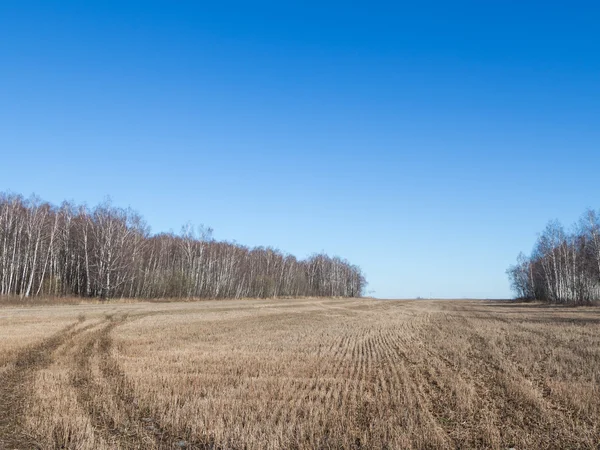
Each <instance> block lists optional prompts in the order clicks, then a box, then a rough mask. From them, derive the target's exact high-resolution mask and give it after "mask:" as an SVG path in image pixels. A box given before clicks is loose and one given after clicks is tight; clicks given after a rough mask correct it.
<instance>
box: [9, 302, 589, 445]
mask: <svg viewBox="0 0 600 450" xmlns="http://www.w3.org/2000/svg"><path fill="white" fill-rule="evenodd" d="M0 339H1V340H0V448H6V449H20V448H23V449H30V448H56V449H58V448H71V449H114V448H121V449H172V448H188V449H192V448H200V449H204V448H234V449H237V448H261V449H262V448H273V449H276V448H458V447H460V448H509V447H515V448H528V449H532V448H597V446H598V443H599V442H600V384H599V383H600V310H599V309H597V308H577V309H567V308H558V307H547V306H539V305H531V304H512V303H508V302H506V303H504V302H487V301H422V300H421V301H378V300H369V299H351V300H348V299H346V300H341V299H303V300H260V301H259V300H247V301H209V302H198V303H115V304H111V303H107V304H103V305H68V306H42V307H28V308H19V307H5V308H2V309H0Z"/></svg>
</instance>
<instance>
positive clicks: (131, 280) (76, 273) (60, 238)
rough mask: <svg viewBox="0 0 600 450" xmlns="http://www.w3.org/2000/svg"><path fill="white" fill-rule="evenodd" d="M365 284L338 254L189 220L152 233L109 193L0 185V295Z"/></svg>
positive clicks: (356, 290) (219, 294)
mask: <svg viewBox="0 0 600 450" xmlns="http://www.w3.org/2000/svg"><path fill="white" fill-rule="evenodd" d="M365 285H366V281H365V278H364V276H363V274H362V272H361V270H360V268H359V267H357V266H355V265H352V264H350V263H349V262H348V261H346V260H343V259H340V258H338V257H330V256H328V255H325V254H315V255H313V256H311V257H309V258H308V259H305V260H298V259H297V258H295V257H294V256H292V255H288V254H284V253H282V252H280V251H278V250H275V249H272V248H264V247H258V248H248V247H245V246H242V245H238V244H235V243H230V242H218V241H216V240H214V239H213V238H212V230H210V229H207V228H204V227H199V228H197V229H196V228H194V227H192V226H189V225H188V226H185V227H183V228H182V231H181V233H180V234H178V235H176V234H173V233H160V234H157V235H151V234H150V232H149V228H148V227H147V225H146V224H145V222H144V221H143V219H142V218H141V217H140V215H139V214H137V213H136V212H135V211H132V210H131V209H123V208H117V207H115V206H113V205H111V204H110V203H109V202H105V203H103V204H100V205H98V206H96V207H95V208H93V209H89V208H88V207H86V206H82V205H74V204H71V203H68V202H64V203H63V204H62V205H61V206H60V207H57V206H53V205H51V204H49V203H46V202H42V201H40V200H39V199H37V198H35V197H33V198H30V199H24V198H23V197H22V196H20V195H12V194H0V295H12V296H21V297H28V296H34V295H35V296H42V295H43V296H68V295H75V296H85V297H101V298H110V297H137V298H162V297H194V298H241V297H261V298H265V297H278V296H342V297H356V296H360V295H362V293H363V290H364V288H365Z"/></svg>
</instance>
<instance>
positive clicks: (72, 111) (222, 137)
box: [0, 0, 600, 298]
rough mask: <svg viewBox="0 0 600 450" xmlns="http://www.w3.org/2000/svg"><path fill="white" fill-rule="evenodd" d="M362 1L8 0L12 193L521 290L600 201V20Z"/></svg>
mask: <svg viewBox="0 0 600 450" xmlns="http://www.w3.org/2000/svg"><path fill="white" fill-rule="evenodd" d="M348 3H349V2H328V3H325V2H302V4H299V3H296V2H293V3H292V2H273V3H268V2H247V3H246V2H239V3H238V2H211V3H210V4H208V2H206V3H205V2H197V1H196V2H191V1H178V2H171V1H163V2H157V1H144V2H141V1H140V2H138V1H135V2H134V1H118V2H117V1H102V2H94V1H87V2H75V1H56V2H52V1H45V2H31V1H27V0H25V1H3V2H2V3H1V4H0V190H1V191H12V192H16V193H22V194H25V195H29V194H31V193H36V194H37V195H39V196H40V197H42V198H43V199H46V200H49V201H51V202H54V203H60V202H61V201H62V200H63V199H71V200H74V201H76V202H87V203H88V204H90V205H94V204H96V203H98V202H99V201H101V200H102V199H103V198H104V197H105V196H107V195H109V196H110V197H112V199H113V202H114V203H115V204H117V205H120V206H129V205H130V206H132V207H133V208H134V209H136V210H138V211H139V212H140V213H141V214H142V215H143V216H144V217H145V219H146V221H147V222H148V224H149V225H150V226H151V228H152V230H153V231H154V232H160V231H169V230H174V231H178V230H179V229H180V227H181V225H182V224H184V223H186V222H188V221H191V222H193V223H197V224H200V223H203V224H205V225H208V226H211V227H213V228H214V229H215V237H216V238H217V239H225V240H236V241H237V242H239V243H242V244H246V245H250V246H253V245H272V246H275V247H278V248H280V249H281V250H284V251H287V252H290V253H294V254H296V255H298V256H301V257H303V256H307V255H309V254H311V253H313V252H315V251H321V250H324V251H326V252H327V253H330V254H336V255H340V256H342V257H345V258H348V259H349V260H351V261H352V262H354V263H356V264H358V265H360V266H361V267H362V268H363V270H364V271H365V273H366V275H367V278H368V280H369V283H370V285H369V288H368V289H369V290H370V291H374V295H375V296H378V297H415V296H429V295H432V296H434V297H483V298H486V297H507V296H509V295H510V291H509V285H508V282H507V279H506V276H505V273H504V271H505V269H506V268H507V266H508V265H509V264H511V263H512V262H513V261H514V260H515V257H516V255H517V254H518V252H519V251H521V250H523V251H529V250H530V249H531V247H532V246H533V243H534V240H535V238H536V234H537V233H538V232H539V231H541V230H542V229H543V227H544V226H545V223H546V222H547V221H548V220H549V219H552V218H558V219H560V220H561V221H563V222H564V223H565V224H567V225H568V224H571V223H572V222H574V221H575V220H576V219H577V218H578V216H579V215H580V214H581V213H582V212H583V210H584V209H585V208H587V207H593V208H600V195H599V194H600V183H599V181H598V173H599V172H598V168H600V146H599V144H600V57H599V56H598V48H600V31H599V29H600V28H599V27H598V23H600V9H599V8H600V7H599V6H596V4H595V3H594V2H587V3H577V2H569V3H568V5H567V4H566V3H564V2H560V4H559V2H556V4H554V3H553V2H504V1H502V2H500V1H491V2H480V1H478V2H411V3H413V4H412V5H403V4H402V3H401V2H393V3H396V5H395V6H391V3H392V2H390V3H380V4H378V3H376V2H368V3H366V2H365V3H363V4H359V3H354V4H353V5H348ZM417 3H418V5H417Z"/></svg>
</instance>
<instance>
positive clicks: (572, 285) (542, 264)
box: [507, 210, 600, 305]
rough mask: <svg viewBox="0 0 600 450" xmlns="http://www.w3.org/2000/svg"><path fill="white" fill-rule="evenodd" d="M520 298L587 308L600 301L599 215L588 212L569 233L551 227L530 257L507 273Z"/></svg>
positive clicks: (555, 224)
mask: <svg viewBox="0 0 600 450" xmlns="http://www.w3.org/2000/svg"><path fill="white" fill-rule="evenodd" d="M507 273H508V276H509V278H510V281H511V284H512V288H513V290H514V291H515V293H516V295H517V297H519V298H522V299H530V300H541V301H544V302H549V303H564V304H572V305H585V304H591V303H595V302H598V301H600V212H596V211H593V210H589V211H587V212H586V213H585V214H584V215H583V216H582V217H581V219H580V220H579V222H578V223H577V224H576V225H575V226H574V227H573V229H572V230H571V231H570V232H566V231H565V230H564V228H563V227H562V225H561V224H560V223H559V222H558V221H552V222H550V223H548V225H547V226H546V229H545V230H544V232H543V233H541V234H540V236H539V238H538V240H537V243H536V244H535V246H534V249H533V252H532V254H531V256H525V255H523V254H522V253H521V254H520V255H519V257H518V259H517V264H515V265H514V266H511V267H510V268H509V269H508V270H507Z"/></svg>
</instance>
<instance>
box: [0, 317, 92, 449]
mask: <svg viewBox="0 0 600 450" xmlns="http://www.w3.org/2000/svg"><path fill="white" fill-rule="evenodd" d="M76 326H77V323H73V324H71V325H69V326H67V327H65V328H64V329H62V330H61V331H59V332H58V333H56V334H54V335H53V336H51V337H50V338H48V339H46V340H44V341H42V342H41V343H39V344H37V345H34V346H32V347H28V348H25V349H23V350H21V351H20V352H19V353H17V356H16V358H15V360H14V363H13V366H12V367H11V368H10V369H8V370H7V371H6V372H4V373H3V374H2V376H0V399H1V401H0V449H32V448H41V447H40V446H39V445H38V444H36V442H35V438H34V437H33V436H31V435H30V434H29V433H28V432H27V431H26V430H25V428H24V425H23V415H24V413H25V405H26V403H27V398H28V397H29V396H30V395H31V392H30V390H31V385H32V383H33V381H34V379H35V375H36V373H37V372H38V371H39V370H42V369H44V368H46V367H48V366H49V365H50V364H51V363H52V353H53V352H54V351H55V350H56V349H58V348H59V347H60V346H61V345H62V344H63V343H65V342H66V341H68V340H69V339H71V338H74V337H75V336H76V335H78V334H80V333H82V332H83V331H85V328H81V329H79V330H75V327H76Z"/></svg>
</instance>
